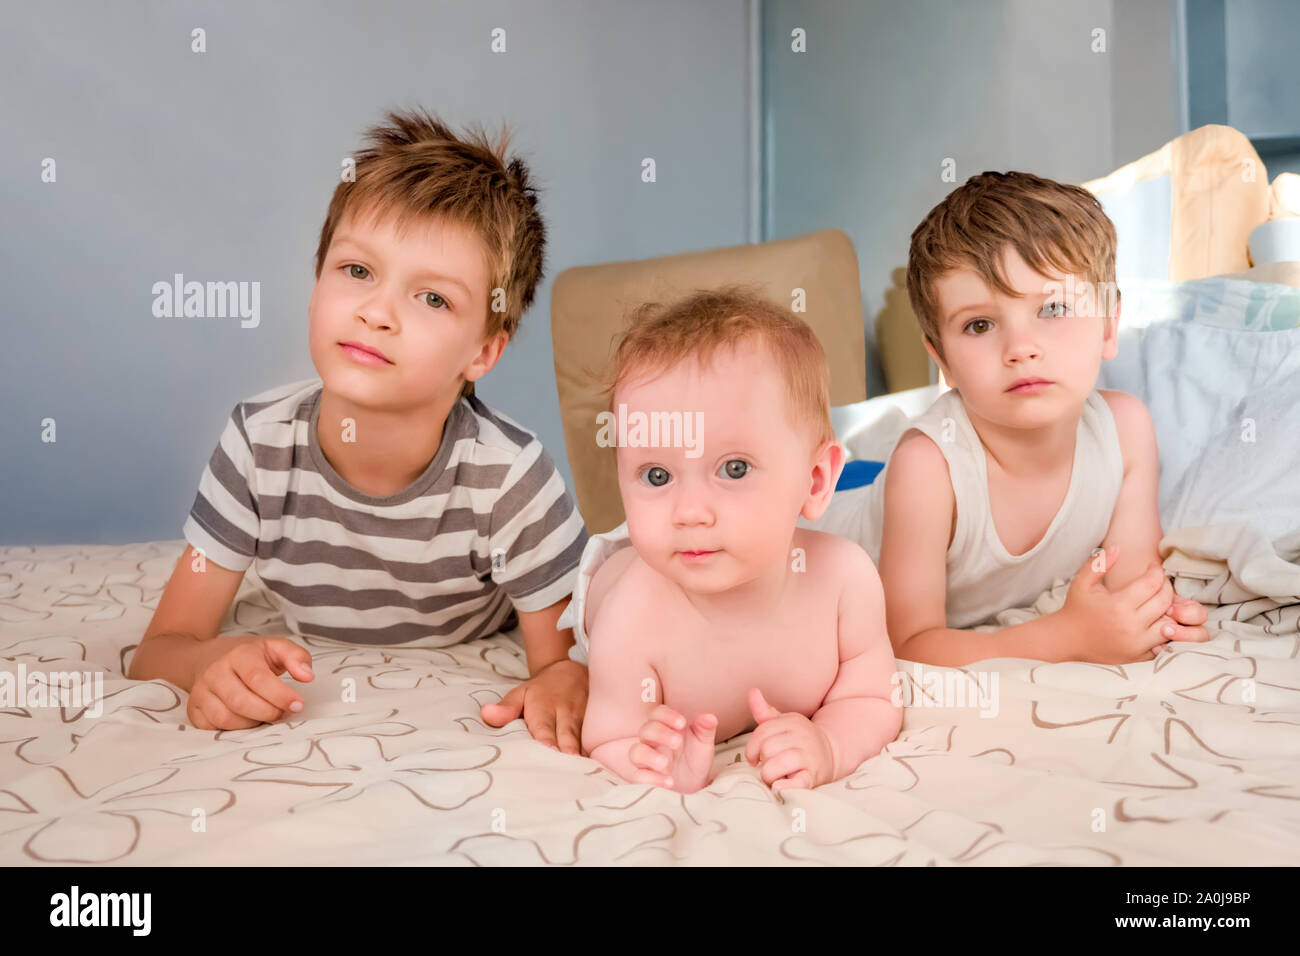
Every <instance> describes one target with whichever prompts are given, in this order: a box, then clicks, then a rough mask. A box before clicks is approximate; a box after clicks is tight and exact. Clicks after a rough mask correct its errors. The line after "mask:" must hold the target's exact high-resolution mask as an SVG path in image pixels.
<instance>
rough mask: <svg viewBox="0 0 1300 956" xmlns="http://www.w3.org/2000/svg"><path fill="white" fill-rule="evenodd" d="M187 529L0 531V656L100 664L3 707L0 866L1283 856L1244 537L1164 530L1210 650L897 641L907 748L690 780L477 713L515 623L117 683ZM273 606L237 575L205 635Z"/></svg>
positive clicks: (1278, 616)
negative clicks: (281, 714)
mask: <svg viewBox="0 0 1300 956" xmlns="http://www.w3.org/2000/svg"><path fill="white" fill-rule="evenodd" d="M1296 543H1297V542H1295V541H1292V542H1291V545H1292V546H1294V545H1295V544H1296ZM182 546H183V544H182V542H180V541H172V542H154V543H147V544H136V545H129V546H124V547H116V548H106V547H43V548H34V549H33V548H6V549H0V674H2V673H4V672H8V673H10V674H13V675H15V677H14V679H16V676H17V674H18V672H19V668H20V666H21V667H22V668H25V669H26V670H27V672H28V673H29V674H30V673H31V672H32V671H39V670H42V669H43V670H44V671H46V672H48V671H53V670H67V671H72V670H78V671H85V672H87V673H93V674H98V675H100V679H102V681H103V685H102V687H103V698H102V699H100V700H99V703H98V708H97V707H96V706H94V705H92V706H86V702H85V701H82V702H81V704H82V706H79V707H77V706H57V707H50V706H23V703H24V701H15V702H14V703H15V706H6V707H3V708H0V863H3V864H27V865H32V864H42V863H60V864H66V863H84V864H100V863H107V864H114V865H136V864H163V865H193V864H215V865H235V864H306V865H317V864H331V865H338V864H396V865H406V864H411V865H419V864H448V865H476V864H565V865H568V864H610V863H618V864H635V865H651V864H677V863H685V864H704V865H708V864H800V865H802V864H881V865H890V864H894V865H908V866H924V865H939V866H947V865H962V864H977V865H989V864H993V865H1003V864H1006V865H1039V864H1079V865H1103V866H1104V865H1117V864H1193V863H1194V864H1246V865H1253V864H1286V863H1291V864H1294V863H1296V862H1300V745H1298V742H1300V637H1298V635H1297V617H1298V616H1300V598H1297V594H1300V567H1298V566H1297V565H1296V563H1295V562H1296V560H1297V556H1296V554H1295V553H1294V550H1292V551H1290V552H1288V553H1286V554H1284V555H1279V554H1278V553H1277V551H1276V550H1275V549H1274V548H1273V546H1272V545H1270V544H1269V543H1268V542H1266V541H1263V540H1262V539H1260V538H1259V537H1258V534H1257V533H1255V532H1251V531H1249V530H1247V529H1240V528H1238V529H1232V528H1227V529H1225V528H1211V529H1202V530H1200V531H1196V530H1190V531H1189V530H1184V531H1182V532H1179V533H1178V534H1175V535H1171V536H1170V537H1168V538H1167V539H1166V541H1165V546H1166V548H1167V553H1168V566H1169V567H1170V568H1171V569H1176V573H1177V578H1176V583H1177V586H1178V589H1179V591H1180V593H1184V594H1190V595H1193V596H1196V597H1198V598H1200V599H1201V600H1209V601H1212V603H1214V604H1215V610H1214V617H1213V621H1212V627H1213V633H1214V639H1213V640H1212V641H1211V642H1210V643H1208V644H1200V645H1195V646H1186V647H1181V648H1178V649H1177V650H1176V651H1175V652H1173V653H1170V654H1167V655H1162V657H1161V659H1160V660H1159V661H1157V662H1155V663H1148V664H1134V665H1128V666H1124V667H1110V666H1100V665H1092V664H1079V663H1069V664H1043V663H1037V662H1031V661H1020V660H1001V661H986V662H983V663H981V664H977V665H972V666H970V667H966V668H961V669H949V668H928V667H927V668H924V669H923V670H918V669H917V667H916V665H913V664H911V663H908V662H903V661H900V662H899V669H900V685H899V693H900V695H901V699H902V700H904V701H905V702H909V703H911V704H912V706H909V707H908V708H907V710H906V717H905V721H904V725H903V730H902V732H901V734H900V736H899V738H898V739H897V740H896V741H894V742H893V743H891V744H889V745H888V746H887V747H886V748H885V750H884V752H883V753H881V754H880V755H878V756H876V757H874V758H872V759H870V760H868V761H866V762H865V763H863V764H862V766H861V767H860V768H859V769H858V770H857V771H856V772H854V773H852V774H850V775H849V776H848V777H846V778H845V779H842V780H840V781H837V782H835V783H833V784H829V785H827V786H824V787H821V788H819V789H818V790H815V791H797V792H786V793H784V794H782V795H780V796H777V795H774V794H773V793H772V792H771V791H770V790H769V789H768V788H767V787H766V786H764V785H763V783H762V781H761V780H760V779H759V777H758V775H757V773H756V771H755V770H753V769H752V768H750V767H749V766H748V765H746V764H745V763H743V762H741V761H740V760H739V758H740V753H741V750H742V749H743V746H744V743H745V741H746V740H747V739H748V737H747V735H746V736H742V737H739V738H736V739H734V740H733V741H730V742H728V743H727V744H725V745H723V746H721V747H720V748H719V751H718V757H717V761H716V765H715V769H716V770H717V777H716V778H715V779H714V780H713V782H712V783H711V784H710V785H709V787H708V788H707V789H706V790H703V791H701V792H699V793H696V794H691V795H686V796H683V795H680V794H676V793H672V792H669V791H665V790H660V789H655V788H652V787H648V786H645V785H641V784H628V783H624V782H622V781H620V780H619V779H617V778H616V777H615V776H614V775H613V774H612V773H610V772H609V771H607V770H605V769H604V768H603V767H601V766H600V765H599V764H597V763H596V762H594V761H592V760H590V759H588V758H585V757H577V756H571V755H565V754H560V753H558V752H556V751H552V750H550V749H548V748H546V747H544V746H542V745H540V744H538V743H536V742H534V741H533V740H532V739H531V738H530V737H529V735H528V732H527V730H526V729H525V728H524V726H523V723H522V722H520V721H516V722H515V723H512V724H510V725H508V726H506V727H504V728H493V727H489V726H485V725H484V724H483V723H482V722H481V720H480V719H479V715H478V707H479V705H480V704H481V703H484V702H490V701H495V700H497V699H499V698H500V696H501V695H503V694H504V693H505V692H506V691H507V690H508V689H509V688H510V687H511V686H512V685H513V684H514V682H515V681H516V680H518V679H521V678H522V677H523V676H524V675H525V673H526V665H525V662H524V659H523V655H522V650H521V648H520V646H519V644H518V635H517V634H513V635H511V634H505V635H498V636H495V637H492V638H490V639H486V640H481V641H475V642H473V643H469V644H464V645H460V646H456V647H452V648H443V649H437V648H431V647H429V648H421V647H412V646H409V645H406V646H400V647H360V646H358V647H353V646H349V645H345V644H340V643H335V642H329V641H320V640H313V639H307V640H304V641H303V643H304V644H305V645H306V646H307V647H309V648H310V649H311V651H312V653H313V655H314V659H315V673H316V680H315V681H313V682H312V683H309V684H305V685H298V687H299V689H300V690H301V691H302V693H303V695H304V697H305V699H306V702H307V707H306V709H305V710H304V711H303V713H302V714H301V715H298V716H296V717H295V718H293V719H290V720H284V721H281V722H279V723H276V724H271V725H262V726H260V727H257V728H253V729H250V730H242V731H224V732H212V731H200V730H195V729H194V728H193V727H192V726H189V725H188V724H187V723H186V717H185V701H186V696H185V694H184V693H182V692H181V691H179V690H178V689H177V688H175V687H174V686H172V685H170V684H168V683H166V682H164V681H160V680H158V681H130V680H126V679H125V678H124V677H123V676H122V674H123V672H124V670H125V669H126V667H127V665H128V664H129V655H130V652H131V650H132V648H133V647H134V646H135V645H136V644H137V643H138V641H139V637H140V635H141V634H143V632H144V629H145V628H146V627H147V625H148V622H149V619H150V617H151V614H152V610H153V608H154V607H155V606H156V604H157V601H158V598H159V596H160V595H161V593H162V587H163V585H164V583H165V582H166V579H167V577H168V576H169V575H170V573H171V570H172V567H173V566H174V563H175V560H176V558H177V556H178V555H179V554H180V552H181V548H182ZM1059 596H1060V595H1058V597H1059ZM1051 600H1052V592H1048V594H1047V595H1045V596H1044V598H1043V599H1041V601H1040V603H1042V602H1050V601H1051ZM1013 613H1014V612H1013ZM1020 613H1033V610H1032V609H1030V610H1028V611H1022V612H1020ZM277 626H281V627H282V622H281V621H280V620H279V618H278V614H277V613H276V611H275V609H274V606H273V605H272V603H271V602H270V601H269V600H268V595H267V594H266V592H265V591H264V590H262V589H261V588H260V585H259V583H258V582H257V581H256V579H255V577H253V576H252V575H250V576H248V577H247V578H246V579H245V581H244V584H243V586H242V587H241V590H240V593H239V595H238V597H237V599H236V601H235V604H234V606H233V607H232V609H231V613H230V614H229V615H228V617H227V620H226V622H225V625H224V626H223V628H222V633H223V634H225V633H250V632H251V633H265V634H274V633H281V632H280V631H279V630H277ZM936 675H937V678H936ZM995 677H996V681H997V683H996V685H994V684H993V680H994V678H995ZM936 679H937V681H938V683H937V684H936ZM348 681H351V682H353V684H352V685H349V684H347V683H346V682H348ZM945 682H946V686H943V687H942V690H940V689H938V688H939V687H940V685H944V684H945ZM981 682H982V684H981ZM348 686H354V687H355V692H354V693H351V694H348V693H345V690H346V688H347V687H348ZM979 686H983V688H984V691H985V695H984V696H980V695H979V694H977V693H970V694H965V695H964V699H963V693H964V691H974V690H975V689H976V688H978V687H979ZM994 691H995V692H994ZM25 703H27V704H30V703H31V701H30V700H27V701H25ZM932 703H942V704H947V705H950V706H944V707H938V706H929V705H930V704H932ZM96 709H100V711H101V712H100V713H99V715H98V716H92V713H91V712H92V711H94V710H96Z"/></svg>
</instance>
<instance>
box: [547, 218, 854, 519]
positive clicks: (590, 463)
mask: <svg viewBox="0 0 1300 956" xmlns="http://www.w3.org/2000/svg"><path fill="white" fill-rule="evenodd" d="M736 284H739V285H748V286H750V287H756V291H758V292H760V293H761V294H763V295H766V296H767V297H769V298H771V299H772V300H773V301H774V302H778V303H782V302H784V303H792V302H793V299H792V295H793V294H794V292H795V290H802V296H801V303H802V304H803V305H804V307H805V311H803V312H801V313H800V314H799V318H801V319H803V320H804V321H805V322H807V323H808V325H809V326H811V327H812V330H813V331H814V332H815V333H816V334H817V338H818V340H819V341H820V342H821V344H822V348H823V349H824V350H825V352H826V360H827V363H828V364H829V366H830V376H831V404H832V405H848V404H851V403H853V402H860V401H862V400H863V399H865V398H866V397H867V365H866V335H865V329H864V327H863V319H862V295H861V289H860V286H859V280H858V257H857V254H856V253H855V252H854V251H853V243H852V242H851V241H850V240H849V237H848V236H846V235H845V234H844V233H843V232H840V231H839V230H838V229H828V230H825V231H823V232H817V233H813V234H812V235H808V236H800V237H798V238H796V239H781V240H777V241H775V242H764V243H757V244H754V245H745V246H733V247H730V248H725V249H710V250H706V251H704V252H689V253H683V254H681V255H674V256H664V257H661V258H657V259H643V260H640V261H635V262H613V263H609V264H607V265H597V266H581V267H577V268H573V269H566V270H565V271H564V272H561V273H560V274H559V276H557V277H556V279H555V285H554V287H553V288H552V290H551V341H552V352H553V354H554V358H555V384H556V389H557V390H558V392H559V398H560V417H561V420H562V422H563V425H564V443H565V446H566V450H567V451H568V456H569V466H570V468H571V469H572V472H573V484H574V490H575V492H576V493H577V498H578V510H579V511H580V512H581V513H582V518H583V521H584V522H585V523H586V525H587V530H588V531H589V532H591V533H592V534H597V533H600V532H603V531H609V530H610V529H611V528H616V527H618V525H620V524H621V523H622V522H623V501H622V499H621V497H620V496H619V491H618V477H617V472H616V470H615V462H614V449H612V448H602V447H600V446H599V445H597V443H596V434H597V419H596V416H597V414H599V413H600V412H603V411H606V410H607V408H608V402H607V399H606V396H605V395H604V394H603V393H602V379H603V378H604V376H605V374H606V370H607V367H608V363H609V361H610V359H611V358H612V354H613V353H612V350H613V345H614V342H615V340H616V339H617V338H618V336H619V335H620V333H621V332H622V331H623V329H624V327H625V325H626V322H627V318H628V314H629V311H630V310H631V309H632V308H633V307H635V306H638V305H640V304H642V303H644V302H656V301H658V302H663V301H668V300H671V299H673V298H676V297H677V296H681V295H686V294H689V293H691V292H694V291H696V290H699V289H714V288H718V287H721V286H727V285H736Z"/></svg>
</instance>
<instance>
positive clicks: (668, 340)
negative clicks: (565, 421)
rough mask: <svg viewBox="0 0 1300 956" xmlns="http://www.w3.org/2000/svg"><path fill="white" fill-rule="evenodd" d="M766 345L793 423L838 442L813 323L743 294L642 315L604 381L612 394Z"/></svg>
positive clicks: (715, 294)
mask: <svg viewBox="0 0 1300 956" xmlns="http://www.w3.org/2000/svg"><path fill="white" fill-rule="evenodd" d="M751 339H756V340H758V341H760V342H762V343H763V344H764V345H765V346H766V347H767V350H768V353H769V354H770V355H771V356H772V358H773V359H774V360H775V361H776V364H777V367H778V368H779V369H780V371H781V374H782V377H783V378H784V379H785V382H786V389H787V401H788V406H789V408H790V409H791V411H792V413H793V414H792V415H791V418H792V421H794V422H796V423H798V422H804V423H806V425H807V427H808V429H809V431H810V433H811V434H812V435H813V437H814V439H815V441H816V442H817V443H818V444H820V443H821V442H823V441H834V440H835V432H834V430H833V429H832V428H831V418H830V372H829V371H828V370H827V367H826V353H825V352H824V351H823V349H822V346H821V343H820V342H819V341H818V340H817V336H816V335H815V334H814V333H813V330H812V329H810V328H809V327H808V325H807V323H805V322H803V321H802V320H801V319H799V318H798V317H797V316H796V315H794V314H793V313H792V312H791V311H790V310H789V309H783V308H781V307H780V306H778V305H776V304H774V303H773V302H771V301H769V300H767V299H765V298H763V297H761V296H759V295H756V294H754V293H752V292H749V291H747V290H745V289H742V288H739V287H731V288H726V289H719V290H713V291H701V292H696V293H695V294H693V295H690V296H688V297H686V298H684V299H680V300H678V301H676V302H673V303H671V304H668V305H662V304H659V303H647V304H646V305H642V306H641V307H640V308H638V309H636V310H635V312H634V313H633V316H632V322H631V325H630V326H629V328H628V329H627V330H626V331H625V332H624V333H623V336H622V338H621V339H620V341H619V343H618V347H617V349H616V351H615V353H614V362H613V367H612V368H611V370H610V374H609V376H608V378H607V381H606V388H605V390H606V392H607V393H608V394H609V396H610V402H611V404H612V402H613V398H614V392H615V391H616V390H617V388H618V387H619V386H620V385H621V384H623V383H624V382H626V381H629V380H631V379H633V378H639V377H642V376H654V375H658V374H662V373H663V372H665V371H667V370H668V369H670V368H672V367H673V366H675V365H678V364H679V363H681V362H684V361H688V360H696V361H699V362H700V363H701V365H702V366H703V367H708V365H709V364H710V362H711V361H712V359H713V357H714V355H715V354H716V353H717V352H718V351H719V350H720V349H723V348H735V347H736V346H737V345H738V344H740V343H741V342H742V341H746V340H751Z"/></svg>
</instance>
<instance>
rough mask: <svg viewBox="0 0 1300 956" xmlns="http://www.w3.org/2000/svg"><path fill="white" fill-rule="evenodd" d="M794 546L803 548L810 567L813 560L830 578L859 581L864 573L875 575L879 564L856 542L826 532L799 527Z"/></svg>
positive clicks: (796, 531) (796, 530)
mask: <svg viewBox="0 0 1300 956" xmlns="http://www.w3.org/2000/svg"><path fill="white" fill-rule="evenodd" d="M794 547H795V548H801V549H803V552H804V554H805V555H806V558H807V563H808V566H809V567H812V566H813V564H814V562H816V564H817V565H818V566H819V567H820V569H821V570H822V571H823V572H825V573H826V574H827V576H828V577H830V578H833V579H835V580H838V581H855V580H860V579H861V576H862V575H863V574H870V575H871V576H873V577H874V576H875V574H876V565H875V562H873V561H872V560H871V556H870V555H869V554H867V552H866V551H865V550H864V549H863V547H862V546H861V545H860V544H858V543H857V542H856V541H850V540H849V539H848V538H842V537H840V536H839V535H837V534H830V533H829V532H826V531H814V530H813V529H811V528H796V529H795V534H794Z"/></svg>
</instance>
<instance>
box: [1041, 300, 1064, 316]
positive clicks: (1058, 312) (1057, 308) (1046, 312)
mask: <svg viewBox="0 0 1300 956" xmlns="http://www.w3.org/2000/svg"><path fill="white" fill-rule="evenodd" d="M1068 312H1069V309H1068V308H1067V307H1066V304H1065V303H1064V302H1059V301H1058V302H1048V303H1046V304H1044V305H1043V308H1042V310H1041V311H1040V312H1039V313H1038V314H1039V315H1040V316H1043V317H1044V318H1055V317H1057V316H1062V315H1066V314H1068Z"/></svg>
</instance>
